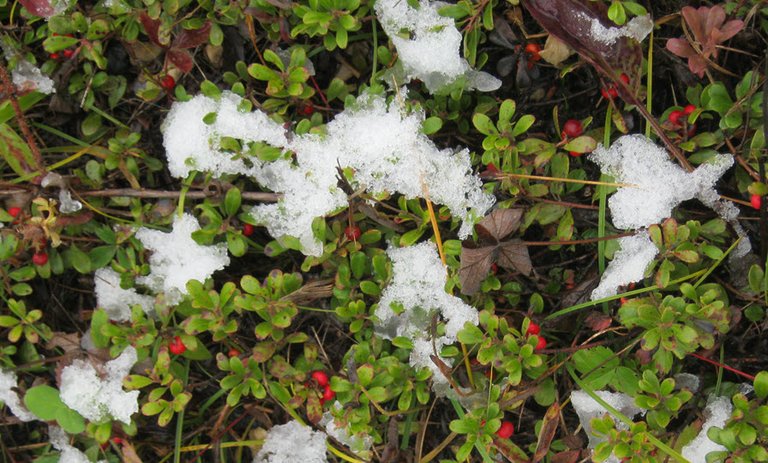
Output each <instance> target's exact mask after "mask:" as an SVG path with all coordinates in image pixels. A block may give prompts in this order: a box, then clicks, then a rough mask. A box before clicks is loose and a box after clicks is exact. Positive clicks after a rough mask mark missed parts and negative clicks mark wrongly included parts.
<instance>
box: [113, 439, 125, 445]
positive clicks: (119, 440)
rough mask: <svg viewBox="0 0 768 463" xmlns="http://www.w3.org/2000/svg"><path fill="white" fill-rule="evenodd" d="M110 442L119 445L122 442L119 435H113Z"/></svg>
mask: <svg viewBox="0 0 768 463" xmlns="http://www.w3.org/2000/svg"><path fill="white" fill-rule="evenodd" d="M112 443H113V444H115V445H120V444H122V443H123V439H121V438H119V437H113V438H112Z"/></svg>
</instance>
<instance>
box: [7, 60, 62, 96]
mask: <svg viewBox="0 0 768 463" xmlns="http://www.w3.org/2000/svg"><path fill="white" fill-rule="evenodd" d="M11 78H12V79H13V85H15V86H16V88H18V89H19V91H21V92H28V91H32V90H37V91H38V92H40V93H45V94H51V93H55V92H56V89H55V88H54V87H53V80H51V78H50V77H48V76H46V75H43V72H42V71H41V70H40V68H38V67H37V66H35V65H34V64H32V63H30V62H29V61H27V60H25V59H20V60H19V61H18V62H17V63H16V67H15V68H14V69H13V71H11Z"/></svg>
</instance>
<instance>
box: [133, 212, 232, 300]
mask: <svg viewBox="0 0 768 463" xmlns="http://www.w3.org/2000/svg"><path fill="white" fill-rule="evenodd" d="M197 230H200V225H199V224H198V223H197V220H196V219H195V218H194V217H193V216H191V215H189V214H184V215H183V216H182V217H176V219H175V220H174V222H173V231H171V232H170V233H164V232H162V231H158V230H150V229H148V228H145V227H142V228H140V229H139V231H138V232H136V237H137V238H138V239H139V240H140V241H141V242H142V244H143V245H144V248H146V249H148V250H151V251H152V255H151V256H150V257H149V266H150V274H149V275H148V276H145V277H140V278H137V279H136V281H137V282H138V283H139V284H143V285H146V286H147V287H149V288H151V289H152V290H154V291H157V292H161V291H162V292H164V293H165V295H166V297H167V299H168V301H169V302H170V303H176V302H178V301H180V300H181V296H182V295H184V294H187V282H188V281H189V280H198V281H201V282H204V281H205V280H206V279H207V278H208V277H210V276H211V275H213V272H215V271H216V270H221V269H223V268H224V267H226V266H227V265H228V264H229V256H228V255H227V245H226V244H225V243H218V244H215V245H212V246H201V245H199V244H197V243H196V242H195V240H193V239H192V232H195V231H197Z"/></svg>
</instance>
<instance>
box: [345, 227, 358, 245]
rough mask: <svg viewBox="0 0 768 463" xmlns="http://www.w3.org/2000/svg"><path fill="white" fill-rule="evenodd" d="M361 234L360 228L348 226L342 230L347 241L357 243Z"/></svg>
mask: <svg viewBox="0 0 768 463" xmlns="http://www.w3.org/2000/svg"><path fill="white" fill-rule="evenodd" d="M362 234H363V233H362V232H361V231H360V227H358V226H356V225H350V226H348V227H347V228H345V229H344V236H346V237H347V239H348V240H349V241H357V240H358V239H360V235H362Z"/></svg>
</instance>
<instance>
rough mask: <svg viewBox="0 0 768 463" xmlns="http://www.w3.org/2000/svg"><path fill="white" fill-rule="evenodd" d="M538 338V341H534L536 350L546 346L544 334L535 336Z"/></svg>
mask: <svg viewBox="0 0 768 463" xmlns="http://www.w3.org/2000/svg"><path fill="white" fill-rule="evenodd" d="M536 337H537V338H539V341H538V342H537V343H536V350H542V349H546V348H547V340H546V339H544V336H536Z"/></svg>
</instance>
